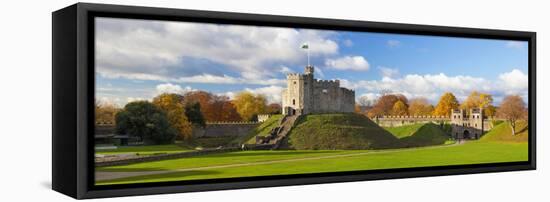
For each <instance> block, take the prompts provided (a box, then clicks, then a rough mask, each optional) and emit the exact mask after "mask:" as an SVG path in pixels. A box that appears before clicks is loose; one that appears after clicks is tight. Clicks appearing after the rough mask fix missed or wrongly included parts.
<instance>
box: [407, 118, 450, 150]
mask: <svg viewBox="0 0 550 202" xmlns="http://www.w3.org/2000/svg"><path fill="white" fill-rule="evenodd" d="M399 140H400V141H401V143H402V144H403V146H404V147H424V146H433V145H442V144H445V141H447V137H446V136H445V133H444V132H443V130H441V128H439V126H437V125H435V124H433V123H429V124H424V125H423V126H422V127H420V128H419V129H418V130H417V131H415V132H414V133H413V134H412V135H411V136H407V137H403V138H401V139H399Z"/></svg>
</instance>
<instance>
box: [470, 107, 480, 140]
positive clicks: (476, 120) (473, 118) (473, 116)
mask: <svg viewBox="0 0 550 202" xmlns="http://www.w3.org/2000/svg"><path fill="white" fill-rule="evenodd" d="M469 122H470V127H471V128H472V130H473V131H472V132H473V133H474V134H473V136H474V137H475V138H476V139H478V138H479V137H480V136H481V134H482V133H483V110H482V109H481V108H476V109H470V117H469Z"/></svg>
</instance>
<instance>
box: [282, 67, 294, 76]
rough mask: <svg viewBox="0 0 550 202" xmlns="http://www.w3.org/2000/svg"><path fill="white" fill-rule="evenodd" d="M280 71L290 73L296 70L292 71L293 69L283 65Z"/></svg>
mask: <svg viewBox="0 0 550 202" xmlns="http://www.w3.org/2000/svg"><path fill="white" fill-rule="evenodd" d="M279 72H281V73H282V74H288V73H292V72H294V71H292V69H290V68H288V67H287V66H281V68H280V70H279Z"/></svg>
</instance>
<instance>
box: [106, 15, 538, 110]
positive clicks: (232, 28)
mask: <svg viewBox="0 0 550 202" xmlns="http://www.w3.org/2000/svg"><path fill="white" fill-rule="evenodd" d="M95 41H96V54H95V56H96V97H97V99H99V100H101V101H103V102H110V103H115V104H118V105H120V106H123V105H124V104H126V103H127V102H130V101H134V100H149V99H151V98H152V97H154V96H156V95H158V94H160V93H163V92H177V93H185V92H188V91H193V90H204V91H208V92H212V93H214V94H219V95H227V96H229V97H231V96H233V95H234V94H235V93H237V92H239V91H243V90H246V91H250V92H253V93H260V94H264V95H266V96H267V97H268V99H269V101H270V102H280V100H281V90H282V89H283V88H285V75H286V74H287V73H291V72H303V69H304V66H305V65H306V63H307V57H306V52H305V51H304V50H303V49H300V45H301V44H303V43H308V44H309V47H310V49H309V50H310V55H311V63H312V65H314V66H315V68H316V69H315V77H316V78H318V79H326V80H331V79H339V80H340V81H341V82H340V83H341V84H342V85H343V86H344V87H347V88H350V89H354V90H355V91H356V97H357V98H359V97H360V96H369V97H371V98H376V97H377V96H379V95H380V92H385V91H390V92H393V93H402V94H405V95H406V96H407V97H409V98H414V97H425V98H427V99H428V100H430V102H432V103H436V102H437V100H438V98H439V96H440V95H441V94H442V93H443V92H446V91H450V92H453V93H454V94H455V95H456V96H457V97H458V98H459V100H463V99H464V98H465V97H466V96H467V95H468V94H469V93H470V92H471V91H472V90H477V91H480V92H485V93H490V94H492V95H493V96H494V98H495V102H496V103H497V104H498V103H499V102H500V100H501V99H502V98H503V97H504V96H505V95H508V94H519V95H521V96H523V97H524V99H525V101H527V87H528V81H527V78H528V77H527V68H528V58H527V57H528V50H527V42H522V41H506V40H486V39H467V38H453V37H434V36H416V35H400V34H382V33H365V32H342V31H328V30H311V29H295V28H275V27H258V26H240V25H219V24H205V23H184V22H169V21H152V20H129V19H114V18H96V40H95Z"/></svg>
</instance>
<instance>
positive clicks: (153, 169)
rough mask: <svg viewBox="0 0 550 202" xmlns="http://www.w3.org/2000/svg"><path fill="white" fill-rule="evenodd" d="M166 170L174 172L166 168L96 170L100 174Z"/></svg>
mask: <svg viewBox="0 0 550 202" xmlns="http://www.w3.org/2000/svg"><path fill="white" fill-rule="evenodd" d="M165 170H172V169H166V168H155V167H152V168H151V167H148V168H131V167H130V168H128V167H121V168H96V170H95V171H99V172H147V171H165Z"/></svg>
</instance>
